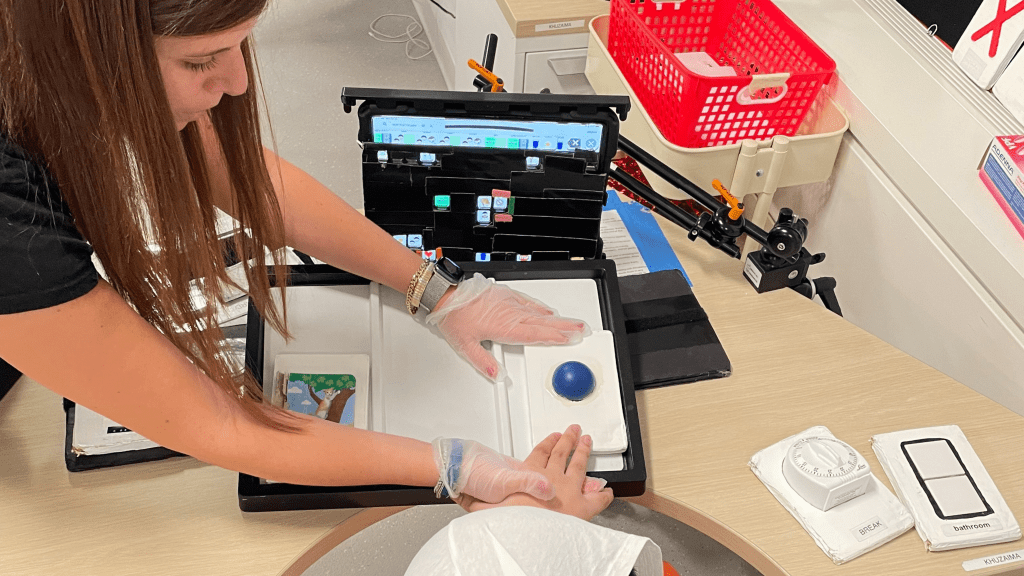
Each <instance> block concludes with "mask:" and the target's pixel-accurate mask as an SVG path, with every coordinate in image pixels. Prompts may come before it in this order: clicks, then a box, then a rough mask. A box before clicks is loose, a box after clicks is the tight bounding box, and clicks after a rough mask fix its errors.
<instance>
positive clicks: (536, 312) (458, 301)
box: [427, 274, 590, 381]
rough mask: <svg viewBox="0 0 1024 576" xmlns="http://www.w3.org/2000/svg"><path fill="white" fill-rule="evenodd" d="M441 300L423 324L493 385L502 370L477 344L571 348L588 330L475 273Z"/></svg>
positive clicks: (577, 321)
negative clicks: (554, 345)
mask: <svg viewBox="0 0 1024 576" xmlns="http://www.w3.org/2000/svg"><path fill="white" fill-rule="evenodd" d="M442 302H443V303H442V304H441V305H439V306H438V307H437V309H436V310H434V311H433V313H431V314H430V315H429V316H427V324H428V325H429V324H435V325H437V329H438V331H439V332H440V333H441V335H442V336H444V339H445V340H447V341H448V343H449V344H450V345H451V347H452V348H453V349H454V350H455V351H456V352H457V353H458V354H459V356H462V357H463V358H464V359H466V360H467V361H468V362H469V363H470V364H472V365H473V367H474V368H476V369H477V370H478V371H479V372H480V373H481V374H484V375H485V376H487V377H488V378H490V379H491V380H495V381H501V380H504V378H505V369H504V368H503V367H502V366H501V365H500V364H498V361H497V360H495V359H494V356H492V355H491V354H490V352H488V351H487V350H485V349H484V347H483V346H482V345H481V342H483V341H485V340H490V341H492V342H497V343H499V344H575V343H577V342H579V341H581V340H583V338H584V337H585V336H587V334H589V331H590V329H589V327H588V326H587V323H586V322H583V321H582V320H574V319H572V318H563V317H561V316H558V315H557V314H555V311H554V310H552V309H551V308H548V307H547V306H545V305H544V304H541V303H540V302H538V301H536V300H534V299H532V298H530V297H529V296H527V295H525V294H523V293H521V292H517V291H515V290H512V289H511V288H509V287H507V286H502V285H499V284H495V283H493V282H491V281H490V280H488V279H487V278H484V277H483V276H482V275H480V274H475V275H473V277H472V278H469V279H467V280H466V281H464V282H462V283H461V284H459V286H458V288H456V290H455V292H454V293H452V294H451V295H450V297H448V298H446V299H445V300H442Z"/></svg>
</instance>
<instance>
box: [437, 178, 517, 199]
mask: <svg viewBox="0 0 1024 576" xmlns="http://www.w3.org/2000/svg"><path fill="white" fill-rule="evenodd" d="M508 186H509V181H508V180H501V179H498V178H467V177H465V176H462V177H456V176H427V179H426V191H427V196H431V197H433V196H437V195H438V194H461V193H466V194H476V195H478V196H480V195H482V196H490V195H491V193H493V192H494V190H508Z"/></svg>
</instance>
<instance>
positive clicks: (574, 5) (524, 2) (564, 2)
mask: <svg viewBox="0 0 1024 576" xmlns="http://www.w3.org/2000/svg"><path fill="white" fill-rule="evenodd" d="M475 1H478V2H479V1H488V2H490V1H492V0H475ZM493 1H497V3H498V7H499V8H501V13H502V14H504V15H505V20H507V21H508V25H509V28H511V29H512V33H513V35H515V37H516V38H526V37H529V36H549V35H553V34H580V33H586V32H587V26H588V25H589V24H590V20H591V19H592V18H593V17H595V16H600V15H601V14H607V13H608V0H493ZM578 20H583V24H582V25H581V26H574V27H571V28H561V29H553V30H546V31H543V32H538V31H537V25H545V24H552V23H560V22H562V23H564V22H576V21H578Z"/></svg>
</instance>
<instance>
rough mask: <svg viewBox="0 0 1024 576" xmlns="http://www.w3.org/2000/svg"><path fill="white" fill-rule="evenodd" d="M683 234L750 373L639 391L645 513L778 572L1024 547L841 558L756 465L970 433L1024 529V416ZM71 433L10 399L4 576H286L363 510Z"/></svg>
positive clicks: (732, 349)
mask: <svg viewBox="0 0 1024 576" xmlns="http://www.w3.org/2000/svg"><path fill="white" fill-rule="evenodd" d="M668 232H669V234H670V236H671V237H672V238H673V241H674V242H676V244H677V245H678V246H679V247H680V250H679V251H678V253H679V255H680V259H681V261H682V262H683V266H684V267H685V268H686V271H687V273H688V274H689V275H690V277H691V278H692V279H693V281H694V291H695V293H696V294H697V296H698V298H699V299H700V302H701V304H702V305H703V306H704V307H705V309H706V310H707V312H708V316H709V317H710V318H711V321H712V323H713V325H714V326H715V329H716V331H717V332H718V335H719V337H720V338H721V340H722V343H723V345H724V346H725V349H726V351H727V352H728V353H729V356H730V358H731V359H732V362H733V371H734V372H733V375H732V376H730V377H729V378H725V379H722V380H713V381H707V382H701V383H696V384H687V385H682V386H673V387H668V388H663V389H658V390H651V391H647V392H642V393H640V394H639V395H638V401H639V404H640V411H641V418H642V422H643V435H644V443H645V452H647V462H648V474H649V476H650V481H649V486H650V488H649V490H648V494H647V495H646V496H644V497H641V498H640V499H639V501H640V502H641V503H643V504H646V505H648V506H650V507H652V508H654V509H656V510H659V511H661V512H665V513H668V514H670V515H672V516H675V517H676V518H679V519H680V520H682V521H684V522H686V523H688V524H691V525H693V526H695V527H697V528H698V529H701V530H702V531H704V532H706V533H707V534H709V535H711V536H712V537H714V538H716V539H718V540H719V541H721V542H722V543H724V544H725V545H726V546H728V547H729V548H731V549H732V550H734V551H735V552H737V553H738V554H740V555H741V556H743V557H744V558H746V559H747V561H749V562H750V563H751V564H753V565H754V566H755V567H756V568H758V569H759V570H761V571H762V572H763V573H764V574H765V575H766V576H771V575H775V574H792V575H794V576H803V575H815V576H817V575H828V574H840V575H855V574H856V575H860V574H901V575H902V574H921V575H928V576H935V575H942V574H960V573H963V572H962V570H961V567H960V563H961V562H962V561H963V560H966V559H970V558H977V557H981V556H986V555H989V554H995V553H999V552H1006V551H1011V550H1019V549H1021V548H1024V541H1017V542H1013V543H1009V544H1001V545H994V546H985V547H976V548H970V549H967V550H958V551H951V552H942V553H927V552H925V550H924V546H923V544H922V543H921V540H920V538H919V537H918V536H917V534H916V532H914V531H910V532H908V533H906V534H904V535H903V536H900V537H899V538H898V539H897V540H895V541H894V542H891V543H889V544H887V545H885V546H883V547H882V548H880V549H878V550H875V551H873V552H871V553H869V554H867V555H865V556H863V557H861V558H858V559H856V560H853V561H852V562H850V563H848V564H846V565H843V566H840V567H837V566H835V565H833V564H832V562H831V561H830V560H829V559H828V558H827V557H826V556H825V555H824V554H823V553H822V552H821V551H820V550H819V549H818V548H817V546H815V545H814V543H813V542H812V541H811V539H810V537H809V536H807V534H806V533H805V532H804V531H803V529H802V528H800V526H799V525H798V524H797V523H796V521H795V520H793V518H792V517H791V516H790V515H789V513H787V512H786V511H785V510H784V509H783V508H782V506H781V505H779V504H778V502H776V501H775V499H774V498H773V497H772V496H771V495H770V494H769V493H768V491H767V489H766V488H765V487H764V486H763V485H762V484H761V483H760V481H758V480H757V478H756V477H755V476H754V475H753V473H752V472H751V471H750V470H749V468H748V467H747V462H748V460H749V458H750V456H751V455H753V454H754V453H755V452H757V451H758V450H760V449H762V448H764V447H766V446H768V445H770V444H772V443H774V442H776V441H778V440H780V439H782V438H784V437H786V436H789V435H791V434H794V433H796V432H799V431H801V430H804V429H806V428H808V427H810V426H814V425H824V426H827V427H828V428H829V429H830V430H831V431H832V432H833V433H834V434H836V435H837V436H838V437H839V438H841V439H843V440H844V441H846V442H848V443H850V444H852V445H853V446H854V447H855V448H857V450H859V451H860V453H861V454H863V455H864V456H865V457H866V458H867V459H868V460H869V461H870V462H871V465H872V466H873V467H874V470H875V471H876V474H877V475H878V476H879V478H881V480H882V481H883V482H884V483H886V484H887V485H888V480H887V479H886V478H885V475H884V473H881V471H880V467H879V466H878V463H877V460H876V459H875V457H874V453H873V452H872V451H871V449H870V447H869V444H868V441H869V438H870V436H871V435H872V434H875V433H880V432H889V431H894V430H903V429H908V428H916V427H921V426H931V425H939V424H958V425H959V426H960V427H961V428H962V429H963V430H964V432H965V434H966V435H967V437H968V439H969V440H970V441H971V444H972V445H973V446H974V449H975V450H976V451H977V453H978V455H979V456H980V457H981V459H982V461H984V463H985V466H986V467H987V468H988V470H989V472H990V474H991V475H992V477H993V478H994V479H995V481H996V484H997V485H998V486H999V488H1000V490H1001V492H1002V494H1003V496H1004V497H1005V498H1006V500H1007V502H1008V504H1009V506H1010V507H1011V509H1012V510H1014V512H1016V514H1017V518H1018V520H1021V519H1022V518H1024V450H1022V449H1021V447H1022V446H1024V418H1022V417H1021V416H1019V415H1016V414H1014V413H1011V412H1010V411H1008V410H1006V409H1004V408H1002V407H1000V406H999V405H997V404H995V403H993V402H991V401H989V400H987V399H986V398H984V397H982V396H980V395H978V394H976V393H974V392H973V391H971V390H970V389H968V388H966V387H964V386H962V385H960V384H958V383H956V382H953V381H952V380H950V379H949V378H947V377H945V376H943V375H942V374H940V373H938V372H936V371H934V370H932V369H931V368H929V367H927V366H925V365H923V364H921V363H920V362H918V361H916V360H914V359H912V358H910V357H908V356H906V355H904V354H903V353H901V352H899V351H897V350H895V349H894V348H892V347H890V346H888V345H887V344H885V343H883V342H881V341H879V340H878V339H876V338H874V337H873V336H870V335H868V334H866V333H864V332H863V331H861V330H860V329H858V328H856V327H854V326H852V325H851V324H849V323H848V322H846V321H845V320H842V319H841V318H839V317H836V316H834V315H832V314H831V313H829V312H827V311H825V310H824V309H823V308H821V307H820V306H818V305H817V304H814V303H812V302H811V301H809V300H806V299H804V298H802V297H800V296H798V295H797V294H796V293H795V292H792V291H789V290H783V291H778V292H773V293H768V294H762V295H757V294H755V293H754V291H753V289H752V288H750V287H749V285H748V284H747V283H746V281H745V280H743V279H742V278H741V277H740V276H739V262H738V261H734V260H728V259H726V258H725V257H724V256H723V255H721V253H719V252H717V251H715V250H713V249H711V248H709V247H708V246H707V245H704V244H691V243H689V242H684V241H682V239H681V238H682V234H681V232H680V231H678V230H676V229H673V228H669V230H668ZM63 440H64V416H63V411H62V409H61V403H60V399H59V398H58V397H57V396H56V395H55V394H53V393H51V392H49V391H47V390H45V389H42V388H41V387H39V386H38V385H37V384H35V383H34V382H31V381H27V380H22V382H20V383H19V384H18V385H16V386H15V388H14V390H13V391H12V392H11V393H10V394H9V395H8V396H7V397H6V398H5V399H4V400H3V401H2V402H0V573H2V574H4V575H5V576H14V575H17V576H22V575H32V576H36V575H44V574H45V575H50V574H56V573H70V574H76V575H79V576H89V575H97V576H116V575H121V574H124V575H128V574H132V575H134V574H149V575H153V576H159V575H163V574H216V575H217V576H233V575H246V576H250V575H274V574H279V573H281V571H282V570H284V569H285V568H286V567H287V566H288V565H289V564H290V563H292V560H293V559H295V558H296V557H297V556H299V555H300V553H302V552H303V550H304V549H305V548H306V547H308V546H311V545H313V544H314V543H315V542H317V541H318V540H319V539H320V538H321V537H322V536H324V535H325V534H327V533H328V532H329V531H330V529H331V527H333V526H335V525H337V524H338V523H340V522H342V521H344V520H346V519H347V518H349V517H350V516H351V515H352V514H353V512H352V511H349V510H327V511H302V512H272V513H258V514H245V513H242V512H241V511H239V509H238V503H237V495H236V489H237V475H236V474H234V473H231V472H227V471H225V470H221V469H218V468H215V467H213V466H209V465H205V464H202V463H200V462H197V461H195V460H192V459H189V458H177V459H172V460H167V461H163V462H156V463H148V464H136V465H131V466H125V467H120V468H114V469H108V470H97V471H92V472H80V473H76V474H69V473H68V472H67V471H66V470H65V468H64V462H63ZM357 519H358V517H357V518H356V519H353V523H354V522H355V521H356V520H357ZM350 524H351V523H350ZM334 532H335V533H337V530H335V531H334ZM325 551H326V550H325ZM783 567H785V568H784V569H783ZM1016 570H1017V572H1014V573H1018V574H1019V573H1021V568H1020V567H1019V565H1017V567H1016ZM993 573H998V572H993V571H988V572H985V571H980V572H974V573H971V574H972V576H973V575H974V574H981V575H986V574H993Z"/></svg>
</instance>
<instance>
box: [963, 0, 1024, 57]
mask: <svg viewBox="0 0 1024 576" xmlns="http://www.w3.org/2000/svg"><path fill="white" fill-rule="evenodd" d="M1022 10H1024V0H1020V2H1017V5H1016V6H1014V7H1013V8H1011V9H1010V10H1009V11H1007V10H1006V0H999V8H998V9H996V17H995V19H993V20H992V21H991V22H989V23H988V24H985V25H984V26H982V27H981V28H978V30H977V31H975V32H974V34H971V40H974V41H975V42H977V41H978V40H980V39H981V38H982V37H983V36H984V35H985V34H988V33H989V32H991V33H992V40H991V42H989V45H988V57H989V58H995V57H996V52H998V51H999V34H1000V33H1001V32H1002V31H1003V23H1004V22H1006V21H1007V20H1009V19H1010V18H1013V17H1014V16H1016V15H1017V13H1018V12H1020V11H1022Z"/></svg>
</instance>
